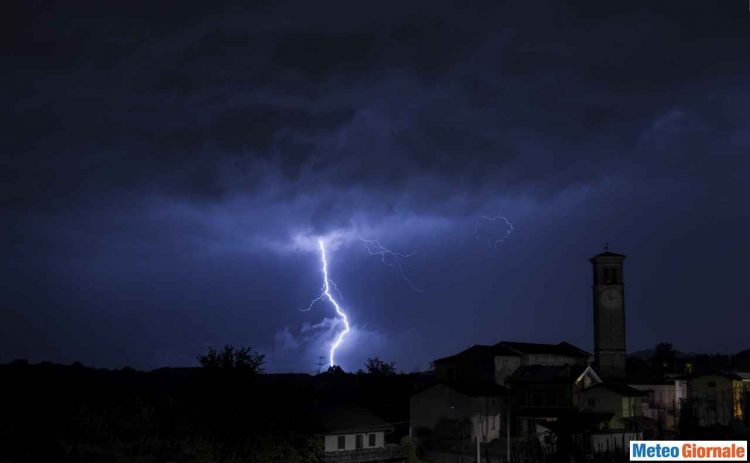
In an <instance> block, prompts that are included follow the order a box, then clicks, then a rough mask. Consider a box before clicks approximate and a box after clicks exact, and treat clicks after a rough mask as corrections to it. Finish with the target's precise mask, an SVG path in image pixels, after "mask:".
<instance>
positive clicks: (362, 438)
mask: <svg viewBox="0 0 750 463" xmlns="http://www.w3.org/2000/svg"><path fill="white" fill-rule="evenodd" d="M364 441H365V436H363V435H362V434H357V439H356V441H355V445H354V448H356V449H357V450H359V449H361V448H362V447H364Z"/></svg>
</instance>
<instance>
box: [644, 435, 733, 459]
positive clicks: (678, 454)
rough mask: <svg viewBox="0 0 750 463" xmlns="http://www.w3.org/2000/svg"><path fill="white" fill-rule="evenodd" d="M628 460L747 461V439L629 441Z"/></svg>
mask: <svg viewBox="0 0 750 463" xmlns="http://www.w3.org/2000/svg"><path fill="white" fill-rule="evenodd" d="M630 461H747V441H738V440H735V441H707V440H693V441H690V440H673V441H668V440H641V441H636V440H634V441H630Z"/></svg>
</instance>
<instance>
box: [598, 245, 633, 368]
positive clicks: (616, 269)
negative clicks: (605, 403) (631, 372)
mask: <svg viewBox="0 0 750 463" xmlns="http://www.w3.org/2000/svg"><path fill="white" fill-rule="evenodd" d="M608 248H609V246H608V245H605V247H604V252H603V253H601V254H598V255H596V256H594V257H592V258H591V260H590V261H591V264H592V266H593V270H594V285H593V290H594V355H595V361H596V366H597V372H599V374H600V375H601V376H602V377H603V378H609V379H618V378H619V379H623V378H625V356H626V353H627V350H626V346H625V286H624V284H623V274H622V267H623V265H622V264H623V261H624V260H625V256H624V255H622V254H615V253H613V252H609V249H608Z"/></svg>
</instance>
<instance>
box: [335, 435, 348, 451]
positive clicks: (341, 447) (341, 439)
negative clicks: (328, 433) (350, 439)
mask: <svg viewBox="0 0 750 463" xmlns="http://www.w3.org/2000/svg"><path fill="white" fill-rule="evenodd" d="M336 447H337V448H338V449H339V450H344V449H345V448H346V436H339V439H338V445H337V446H336Z"/></svg>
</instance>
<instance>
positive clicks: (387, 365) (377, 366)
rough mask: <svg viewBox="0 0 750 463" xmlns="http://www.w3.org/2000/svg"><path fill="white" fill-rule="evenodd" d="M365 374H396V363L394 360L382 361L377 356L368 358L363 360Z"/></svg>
mask: <svg viewBox="0 0 750 463" xmlns="http://www.w3.org/2000/svg"><path fill="white" fill-rule="evenodd" d="M365 368H367V374H369V375H375V376H392V375H395V374H396V364H395V363H394V362H384V361H382V360H380V359H379V358H378V357H374V358H368V359H367V362H365Z"/></svg>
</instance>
